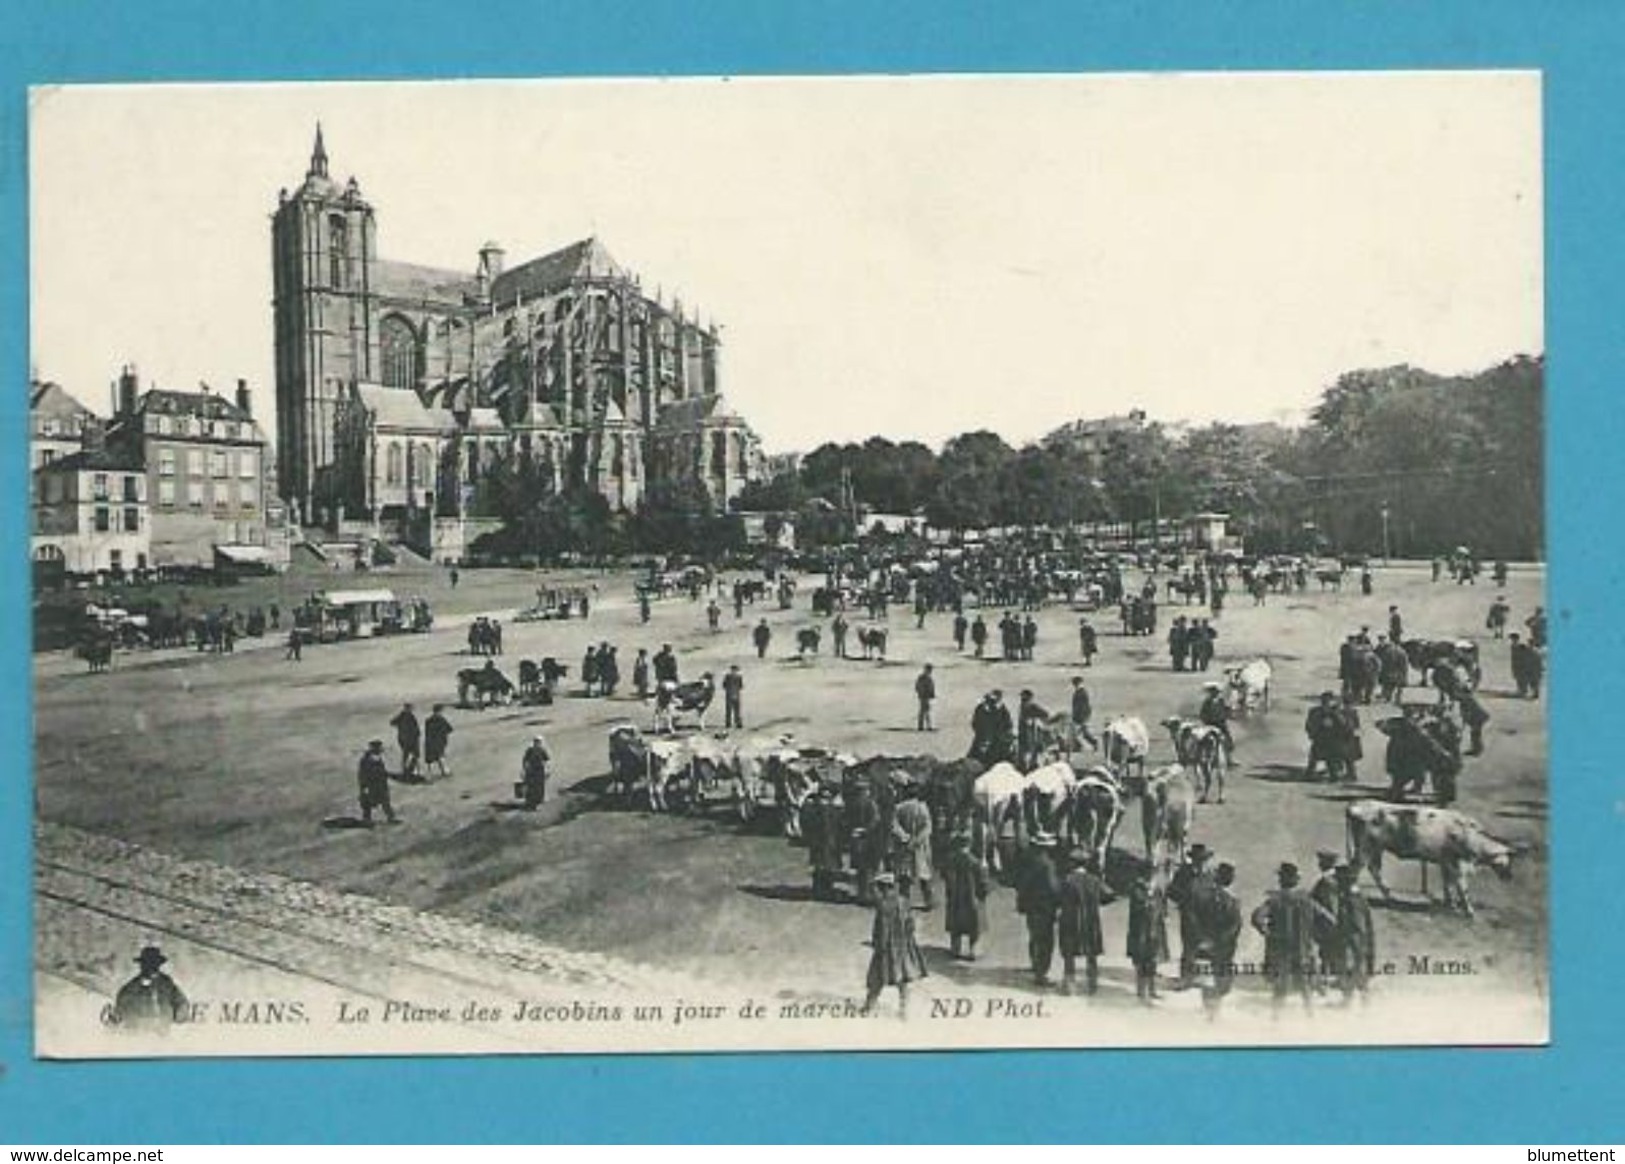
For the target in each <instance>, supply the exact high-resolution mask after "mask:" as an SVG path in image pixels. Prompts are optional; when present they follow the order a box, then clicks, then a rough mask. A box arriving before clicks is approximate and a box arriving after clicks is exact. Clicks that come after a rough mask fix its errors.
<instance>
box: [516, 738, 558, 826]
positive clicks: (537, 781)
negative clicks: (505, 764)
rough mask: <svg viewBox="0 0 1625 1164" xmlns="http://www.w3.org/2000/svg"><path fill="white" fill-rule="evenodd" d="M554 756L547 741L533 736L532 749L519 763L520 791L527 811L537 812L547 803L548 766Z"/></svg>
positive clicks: (526, 752)
mask: <svg viewBox="0 0 1625 1164" xmlns="http://www.w3.org/2000/svg"><path fill="white" fill-rule="evenodd" d="M552 759H553V756H552V753H550V752H549V751H548V750H547V741H546V740H544V739H543V738H542V737H541V736H533V737H532V738H531V741H530V747H528V748H526V749H525V754H524V756H523V757H522V758H521V759H520V761H519V791H520V794H521V796H522V798H523V800H524V804H525V811H526V812H535V811H536V810H537V809H538V808H540V807H541V806H542V804H544V803H545V802H546V801H547V777H548V770H547V769H548V765H549V763H551V762H552Z"/></svg>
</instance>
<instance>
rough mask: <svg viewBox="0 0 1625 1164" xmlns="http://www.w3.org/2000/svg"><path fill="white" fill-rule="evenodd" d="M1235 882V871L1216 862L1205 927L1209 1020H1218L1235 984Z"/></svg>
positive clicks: (1238, 906) (1204, 991)
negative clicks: (1210, 966)
mask: <svg viewBox="0 0 1625 1164" xmlns="http://www.w3.org/2000/svg"><path fill="white" fill-rule="evenodd" d="M1235 882H1236V867H1235V866H1234V865H1232V864H1230V862H1228V861H1221V862H1219V867H1218V868H1217V869H1215V870H1214V871H1213V898H1212V900H1211V901H1210V902H1209V904H1208V908H1207V911H1206V919H1205V922H1204V924H1205V927H1206V929H1207V933H1208V941H1209V943H1210V946H1209V951H1210V956H1211V957H1212V959H1213V984H1212V985H1211V986H1204V987H1203V989H1202V1007H1203V1009H1204V1010H1206V1012H1207V1016H1208V1018H1209V1019H1213V1018H1217V1017H1218V1013H1219V1006H1220V1004H1221V1003H1223V1001H1224V996H1225V995H1227V994H1229V993H1230V988H1231V987H1232V986H1234V985H1235V981H1236V944H1237V943H1238V942H1239V941H1240V940H1241V899H1240V898H1238V897H1237V896H1236V895H1235V892H1234V891H1233V890H1232V889H1231V888H1230V887H1231V886H1232V885H1234V884H1235Z"/></svg>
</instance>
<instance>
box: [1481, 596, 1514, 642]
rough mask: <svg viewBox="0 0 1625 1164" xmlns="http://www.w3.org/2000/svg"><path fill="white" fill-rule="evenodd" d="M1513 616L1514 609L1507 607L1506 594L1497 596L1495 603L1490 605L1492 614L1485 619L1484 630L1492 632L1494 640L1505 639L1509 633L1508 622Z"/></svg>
mask: <svg viewBox="0 0 1625 1164" xmlns="http://www.w3.org/2000/svg"><path fill="white" fill-rule="evenodd" d="M1511 615H1512V607H1510V606H1508V605H1507V597H1506V595H1505V594H1497V595H1496V596H1495V601H1494V602H1492V603H1490V612H1489V614H1488V615H1487V616H1485V619H1484V629H1485V630H1487V631H1489V632H1490V636H1491V637H1492V638H1497V639H1503V638H1505V637H1506V633H1507V620H1508V619H1509V618H1510V617H1511Z"/></svg>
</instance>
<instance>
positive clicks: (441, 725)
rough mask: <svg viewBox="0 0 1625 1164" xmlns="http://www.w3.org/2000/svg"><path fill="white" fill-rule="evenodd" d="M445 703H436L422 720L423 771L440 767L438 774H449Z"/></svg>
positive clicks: (449, 734)
mask: <svg viewBox="0 0 1625 1164" xmlns="http://www.w3.org/2000/svg"><path fill="white" fill-rule="evenodd" d="M445 713H446V705H445V704H444V703H437V704H435V705H434V711H433V712H432V713H431V714H430V715H429V718H428V719H426V720H424V721H423V771H424V773H425V774H427V773H428V771H429V770H430V769H431V768H438V769H440V775H442V776H450V775H451V773H450V772H448V771H447V770H446V745H447V744H449V743H450V742H451V721H450V720H448V719H447V718H446V714H445Z"/></svg>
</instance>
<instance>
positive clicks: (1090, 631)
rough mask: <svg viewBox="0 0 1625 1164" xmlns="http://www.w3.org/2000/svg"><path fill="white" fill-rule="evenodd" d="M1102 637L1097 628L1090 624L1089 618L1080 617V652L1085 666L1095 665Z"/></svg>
mask: <svg viewBox="0 0 1625 1164" xmlns="http://www.w3.org/2000/svg"><path fill="white" fill-rule="evenodd" d="M1099 644H1100V639H1099V636H1098V635H1097V634H1096V633H1095V628H1094V627H1093V626H1091V625H1090V624H1089V620H1088V619H1087V618H1080V619H1078V653H1079V654H1081V655H1082V656H1083V665H1084V666H1085V667H1092V666H1094V660H1095V655H1096V654H1097V653H1098V652H1099V649H1100V647H1099Z"/></svg>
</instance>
